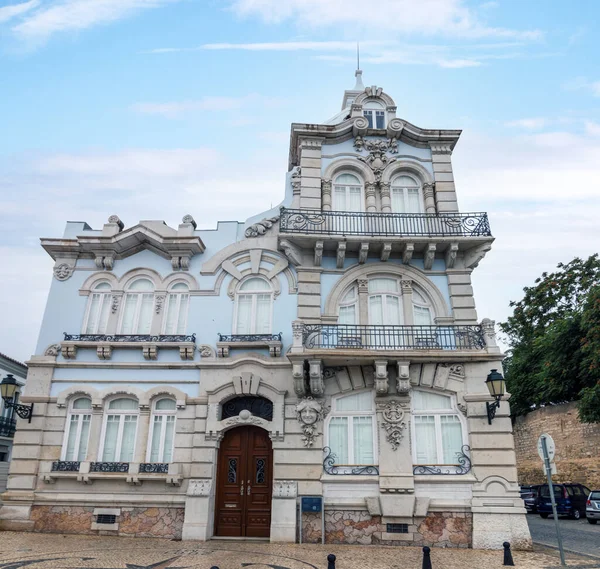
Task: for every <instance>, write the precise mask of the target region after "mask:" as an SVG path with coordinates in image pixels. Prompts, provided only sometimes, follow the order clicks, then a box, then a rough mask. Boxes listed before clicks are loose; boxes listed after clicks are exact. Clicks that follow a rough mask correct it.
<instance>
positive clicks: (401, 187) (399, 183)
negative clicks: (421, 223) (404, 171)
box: [392, 175, 423, 213]
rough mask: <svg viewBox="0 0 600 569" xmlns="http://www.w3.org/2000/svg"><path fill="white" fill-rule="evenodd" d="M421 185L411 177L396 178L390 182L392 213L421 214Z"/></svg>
mask: <svg viewBox="0 0 600 569" xmlns="http://www.w3.org/2000/svg"><path fill="white" fill-rule="evenodd" d="M422 203H423V202H422V199H421V185H420V184H419V182H417V180H415V179H414V178H413V177H412V176H404V175H402V176H396V177H395V178H394V179H393V180H392V211H393V212H395V213H421V212H422V211H423V206H422Z"/></svg>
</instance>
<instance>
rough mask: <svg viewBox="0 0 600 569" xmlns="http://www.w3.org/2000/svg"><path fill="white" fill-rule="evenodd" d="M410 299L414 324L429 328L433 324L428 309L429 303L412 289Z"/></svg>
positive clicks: (429, 309)
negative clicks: (411, 300)
mask: <svg viewBox="0 0 600 569" xmlns="http://www.w3.org/2000/svg"><path fill="white" fill-rule="evenodd" d="M412 299H413V320H414V323H415V324H416V325H418V326H431V324H433V319H432V317H431V308H430V307H429V302H428V301H427V300H426V299H425V297H424V296H423V295H422V294H421V293H420V292H418V291H417V290H415V288H414V287H413V291H412Z"/></svg>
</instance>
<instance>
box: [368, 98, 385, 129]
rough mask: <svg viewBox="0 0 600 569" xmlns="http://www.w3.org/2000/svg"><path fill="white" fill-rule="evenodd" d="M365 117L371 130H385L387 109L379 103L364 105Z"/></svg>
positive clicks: (371, 102)
mask: <svg viewBox="0 0 600 569" xmlns="http://www.w3.org/2000/svg"><path fill="white" fill-rule="evenodd" d="M363 115H364V117H365V118H366V119H367V121H368V123H369V128H380V129H381V128H385V109H384V108H383V105H382V104H381V103H379V102H378V101H367V102H366V103H364V104H363Z"/></svg>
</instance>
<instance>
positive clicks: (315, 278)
mask: <svg viewBox="0 0 600 569" xmlns="http://www.w3.org/2000/svg"><path fill="white" fill-rule="evenodd" d="M297 272H298V318H300V319H302V320H303V321H304V322H308V323H311V322H312V323H316V322H319V321H320V319H321V271H320V269H313V268H310V269H309V268H302V267H298V268H297Z"/></svg>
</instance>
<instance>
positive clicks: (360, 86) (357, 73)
mask: <svg viewBox="0 0 600 569" xmlns="http://www.w3.org/2000/svg"><path fill="white" fill-rule="evenodd" d="M354 76H355V77H356V85H354V91H364V89H365V86H364V85H363V82H362V71H361V69H360V44H359V43H358V42H356V71H355V72H354Z"/></svg>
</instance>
